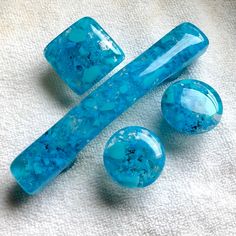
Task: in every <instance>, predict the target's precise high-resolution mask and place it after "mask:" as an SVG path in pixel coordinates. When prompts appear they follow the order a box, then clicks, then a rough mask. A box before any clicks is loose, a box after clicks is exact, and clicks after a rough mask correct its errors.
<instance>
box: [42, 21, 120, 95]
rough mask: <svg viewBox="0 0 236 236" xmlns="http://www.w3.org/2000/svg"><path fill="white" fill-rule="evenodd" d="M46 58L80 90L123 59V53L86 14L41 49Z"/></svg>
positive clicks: (66, 79)
mask: <svg viewBox="0 0 236 236" xmlns="http://www.w3.org/2000/svg"><path fill="white" fill-rule="evenodd" d="M44 55H45V57H46V59H47V61H48V62H49V63H50V64H51V65H52V67H53V68H54V70H55V71H56V72H57V74H58V75H59V76H60V77H61V79H63V80H64V81H65V82H66V83H67V84H68V85H69V86H70V88H71V89H72V90H74V92H76V93H78V94H82V93H84V92H86V91H87V90H88V89H90V88H91V87H92V86H93V85H94V84H95V83H97V82H98V81H99V80H101V79H102V78H103V77H104V76H105V75H106V74H108V73H109V72H110V71H111V70H112V69H113V68H114V67H116V66H117V65H118V64H119V63H120V62H121V61H122V60H123V59H124V53H123V51H122V50H121V49H120V47H119V46H118V45H117V44H116V43H115V42H114V40H113V39H112V38H111V37H110V36H109V35H108V34H107V33H106V32H105V31H104V30H103V28H102V27H101V26H100V25H99V24H98V23H97V22H96V21H95V20H93V19H92V18H89V17H85V18H82V19H80V20H79V21H77V22H75V23H74V24H73V25H71V26H70V27H69V28H68V29H66V30H65V31H64V32H62V33H61V34H60V35H58V36H57V37H56V38H55V39H54V40H53V41H52V42H50V43H49V44H48V46H47V47H46V48H45V49H44Z"/></svg>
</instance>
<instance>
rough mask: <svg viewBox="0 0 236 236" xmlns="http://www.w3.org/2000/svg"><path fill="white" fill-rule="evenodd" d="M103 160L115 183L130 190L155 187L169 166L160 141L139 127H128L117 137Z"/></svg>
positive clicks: (108, 144)
mask: <svg viewBox="0 0 236 236" xmlns="http://www.w3.org/2000/svg"><path fill="white" fill-rule="evenodd" d="M103 158H104V159H103V160H104V165H105V168H106V170H107V172H108V173H109V175H110V176H111V177H112V179H113V180H114V181H116V182H117V183H119V184H120V185H122V186H124V187H129V188H143V187H146V186H148V185H150V184H152V183H153V182H154V181H155V180H156V179H157V178H158V177H159V175H160V174H161V171H162V169H163V167H164V165H165V152H164V148H163V146H162V144H161V142H160V139H159V138H158V137H157V136H156V135H155V134H154V133H152V132H151V131H149V130H147V129H145V128H142V127H138V126H130V127H126V128H123V129H121V130H119V131H117V132H116V133H115V134H113V135H112V137H111V138H110V139H109V140H108V142H107V144H106V147H105V150H104V155H103Z"/></svg>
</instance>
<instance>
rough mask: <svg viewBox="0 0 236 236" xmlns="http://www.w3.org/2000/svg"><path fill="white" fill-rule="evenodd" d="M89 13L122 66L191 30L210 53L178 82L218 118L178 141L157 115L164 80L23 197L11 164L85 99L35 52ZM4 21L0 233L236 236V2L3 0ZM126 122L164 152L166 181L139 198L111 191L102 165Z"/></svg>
mask: <svg viewBox="0 0 236 236" xmlns="http://www.w3.org/2000/svg"><path fill="white" fill-rule="evenodd" d="M87 15H89V16H92V17H94V18H95V19H96V20H97V21H98V22H99V23H100V24H101V25H102V26H103V27H104V28H105V29H106V30H107V31H108V33H109V34H110V35H111V36H112V37H113V38H114V39H115V40H116V41H117V42H118V44H120V46H121V47H122V48H123V49H124V51H125V53H126V55H127V58H126V60H125V61H124V62H123V63H122V65H120V66H119V68H121V66H123V65H125V64H126V63H127V62H128V61H130V60H131V59H133V58H134V57H136V56H137V55H138V54H140V53H141V52H142V51H143V50H144V49H146V48H148V47H149V46H150V45H151V44H153V43H154V42H156V41H157V40H158V39H159V38H160V37H162V36H163V35H164V34H165V33H167V32H168V31H169V30H171V29H172V28H173V27H174V26H176V25H177V24H179V23H181V22H183V21H190V22H193V23H195V24H196V25H197V26H199V27H200V28H201V29H202V30H203V31H204V32H205V33H206V35H207V36H208V37H209V40H210V46H209V49H208V51H207V52H206V53H205V54H204V55H203V56H202V57H201V58H200V59H199V60H198V61H197V62H196V63H195V64H194V65H193V66H191V67H190V68H189V69H188V71H186V72H185V73H184V74H183V75H182V76H181V78H186V77H193V78H196V79H199V80H203V81H204V82H207V83H209V84H210V85H212V86H213V87H214V88H215V89H216V90H217V91H218V92H219V94H220V95H221V97H222V100H223V103H224V115H223V119H222V122H221V124H220V125H219V126H218V127H217V128H216V129H215V130H213V131H211V132H209V133H206V134H203V135H199V136H193V137H186V136H183V135H180V134H178V133H175V132H174V131H173V130H172V129H170V128H169V127H168V126H167V125H166V124H165V122H163V120H162V117H161V112H160V100H161V96H162V93H163V91H164V89H165V88H166V87H167V85H168V84H165V85H163V86H161V87H160V88H157V89H155V90H153V91H152V92H151V93H149V94H148V95H146V96H145V97H144V98H143V99H141V100H140V101H139V102H138V103H137V104H135V105H134V106H133V107H132V108H131V109H129V110H128V112H126V113H125V114H124V115H122V116H121V117H120V118H118V119H117V120H116V121H115V122H113V123H112V124H111V125H110V126H109V127H108V128H107V129H105V130H104V131H103V132H102V133H101V134H100V135H99V136H98V137H97V138H96V139H95V140H94V141H93V142H91V143H90V144H89V145H88V146H87V147H86V148H85V149H84V151H83V152H81V153H80V155H79V159H78V162H77V163H76V164H75V165H74V166H73V167H72V168H71V169H70V170H69V171H67V172H66V173H64V174H62V175H60V176H59V177H58V178H57V179H56V180H55V181H54V182H53V183H52V184H50V186H48V187H47V188H46V189H45V190H44V191H43V192H42V193H41V194H39V195H37V196H34V197H27V196H26V195H25V194H23V193H22V192H21V191H20V189H19V188H18V187H17V186H16V185H15V182H14V179H13V178H12V176H11V174H10V171H9V165H10V163H11V162H12V160H13V159H14V158H15V157H16V156H17V155H18V154H19V153H20V152H21V151H22V150H23V149H24V148H26V147H27V146H28V145H29V144H31V143H32V142H33V141H34V140H35V139H36V138H37V137H39V135H41V134H42V133H43V132H44V131H46V130H47V129H48V128H49V127H50V126H52V125H53V124H54V123H55V122H56V121H57V120H58V119H59V118H61V117H62V116H63V114H65V113H66V112H67V111H68V110H69V109H70V108H71V107H72V106H73V105H75V104H76V103H78V102H79V101H80V100H81V97H79V96H76V95H74V94H73V92H71V91H70V90H69V89H68V88H67V86H66V85H65V84H64V83H63V82H61V80H60V79H59V78H58V77H57V76H56V75H55V74H54V72H53V71H52V69H51V68H50V67H49V65H48V64H47V62H46V60H45V59H44V57H43V49H44V47H45V46H46V44H47V43H48V42H49V41H50V40H52V39H53V38H54V37H55V36H56V35H58V34H59V33H60V32H61V31H62V30H64V29H65V28H66V27H68V26H69V25H70V24H72V23H73V22H75V21H76V20H77V19H79V18H81V17H83V16H87ZM0 16H1V24H0V46H1V47H0V53H1V57H0V144H1V151H0V162H1V163H0V235H24V236H25V235H105V236H106V235H201V236H202V235H214V236H217V235H227V236H229V235H236V76H235V70H236V62H235V61H236V43H235V42H236V1H234V0H231V1H230V0H227V1H226V0H216V1H213V0H209V1H206V0H192V1H189V0H183V1H174V0H172V1H162V0H152V1H141V0H117V1H115V0H114V1H109V0H106V1H105V0H94V1H91V0H74V1H72V0H61V1H59V0H58V1H57V0H50V1H49V0H44V1H43V0H37V1H34V0H15V1H14V0H1V1H0ZM116 70H117V69H116ZM128 125H140V126H144V127H146V128H148V129H150V130H153V131H154V132H156V133H157V134H158V135H159V136H160V138H161V140H162V141H163V144H164V146H165V148H166V153H167V161H166V166H165V169H164V172H163V174H162V175H161V177H160V178H159V180H158V181H157V182H156V183H155V184H153V185H152V186H150V187H148V188H146V189H143V190H132V191H130V190H126V189H122V188H120V187H118V186H116V185H114V184H113V183H112V182H111V181H110V179H109V178H108V177H107V175H106V173H105V171H104V168H103V163H102V155H103V148H104V144H105V142H106V140H107V139H108V138H109V137H110V135H111V134H112V133H113V132H115V131H116V130H117V129H119V128H122V127H125V126H128Z"/></svg>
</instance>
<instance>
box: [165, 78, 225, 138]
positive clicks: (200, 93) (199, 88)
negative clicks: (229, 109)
mask: <svg viewBox="0 0 236 236" xmlns="http://www.w3.org/2000/svg"><path fill="white" fill-rule="evenodd" d="M161 108H162V113H163V116H164V118H165V119H166V121H167V122H168V123H169V124H170V125H171V126H172V127H173V128H175V129H176V130H178V131H179V132H182V133H187V134H199V133H204V132H207V131H209V130H211V129H213V128H214V127H215V126H216V125H217V124H218V123H219V122H220V119H221V115H222V113H223V105H222V101H221V99H220V96H219V94H218V93H217V92H216V91H215V90H214V89H213V88H212V87H211V86H209V85H208V84H206V83H204V82H202V81H198V80H192V79H188V80H181V81H178V82H176V83H174V84H172V85H171V86H170V87H169V88H167V90H166V91H165V93H164V95H163V97H162V102H161Z"/></svg>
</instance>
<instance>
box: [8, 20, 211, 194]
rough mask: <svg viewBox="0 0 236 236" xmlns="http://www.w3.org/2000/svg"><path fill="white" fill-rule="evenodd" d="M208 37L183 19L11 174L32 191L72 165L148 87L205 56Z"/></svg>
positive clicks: (91, 97)
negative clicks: (182, 21) (86, 147)
mask: <svg viewBox="0 0 236 236" xmlns="http://www.w3.org/2000/svg"><path fill="white" fill-rule="evenodd" d="M207 46H208V39H207V37H206V36H205V35H204V34H203V33H202V32H201V31H200V30H199V29H198V28H197V27H196V26H194V25H192V24H190V23H183V24H181V25H179V26H177V27H176V28H174V29H173V30H172V31H170V32H169V33H168V34H167V35H165V36H164V37H163V38H162V39H161V40H160V41H158V42H157V43H155V44H154V45H153V46H152V47H150V48H149V49H148V50H146V51H145V52H144V53H142V54H141V55H140V56H138V57H137V58H136V59H135V60H133V61H132V62H130V63H129V64H128V65H126V66H125V67H124V68H123V69H121V70H120V71H118V72H117V73H116V74H115V75H113V76H112V77H111V78H110V79H108V80H107V81H106V82H105V83H103V84H102V85H101V86H100V87H98V88H97V89H96V90H95V91H94V92H92V93H91V94H89V95H88V96H87V97H86V98H85V99H84V100H82V101H81V103H80V104H78V105H77V106H75V107H74V108H73V109H72V110H70V111H69V112H68V113H67V114H66V115H65V116H64V117H63V118H62V119H61V120H60V121H58V122H57V123H56V124H55V125H54V126H53V127H52V128H51V129H49V130H48V131H47V132H46V133H45V134H43V135H42V136H41V137H40V138H39V139H38V140H36V141H35V142H34V143H33V144H31V145H30V146H29V147H28V148H27V149H26V150H25V151H23V152H22V153H21V154H20V155H19V156H18V157H17V158H16V159H15V160H14V161H13V163H12V165H11V172H12V174H13V175H14V177H15V178H16V181H17V182H18V183H19V184H20V186H21V187H22V188H23V189H24V190H25V191H26V192H27V193H29V194H34V193H37V192H38V191H40V190H41V189H42V188H43V187H45V186H46V185H47V184H48V182H50V181H51V180H53V179H54V178H55V177H56V176H57V175H58V174H60V173H61V172H62V171H63V170H65V169H66V168H67V167H69V166H70V165H71V164H72V163H73V162H74V161H75V159H76V156H77V154H78V152H79V151H80V150H81V149H82V148H83V147H84V146H85V145H86V144H87V143H88V142H89V141H91V140H92V139H93V138H94V137H96V136H97V135H98V134H99V133H100V132H101V130H102V129H104V128H105V127H106V126H107V125H108V124H110V123H111V122H112V121H113V120H114V119H115V118H117V117H118V116H119V115H120V114H121V113H122V112H124V111H125V110H126V109H127V108H128V107H130V106H131V105H132V104H134V103H135V102H136V101H137V100H138V99H139V98H141V97H142V96H143V95H145V94H146V93H147V92H148V91H149V90H151V89H152V88H154V87H155V86H157V85H159V84H160V83H162V82H163V81H164V80H166V79H167V78H169V77H171V76H173V75H175V74H177V73H178V72H180V71H181V70H183V69H184V68H185V67H186V66H188V65H189V64H191V63H192V62H193V61H194V60H195V59H196V58H197V57H198V56H200V55H201V54H202V53H203V52H204V51H205V50H206V48H207Z"/></svg>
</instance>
